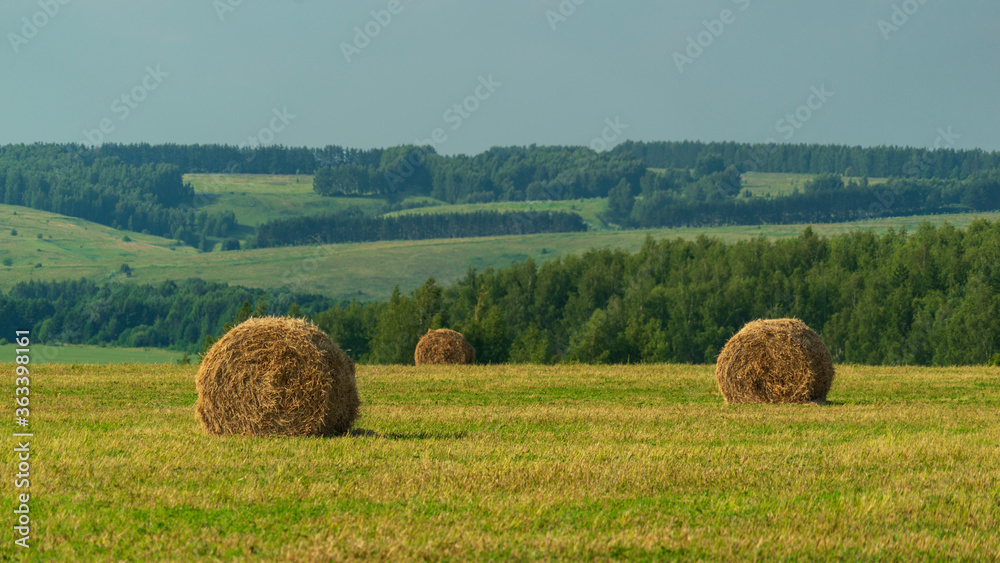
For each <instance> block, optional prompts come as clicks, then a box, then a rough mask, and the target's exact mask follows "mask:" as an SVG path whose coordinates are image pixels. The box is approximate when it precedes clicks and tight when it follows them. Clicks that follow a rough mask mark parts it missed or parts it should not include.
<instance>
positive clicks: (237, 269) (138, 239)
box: [0, 205, 1000, 300]
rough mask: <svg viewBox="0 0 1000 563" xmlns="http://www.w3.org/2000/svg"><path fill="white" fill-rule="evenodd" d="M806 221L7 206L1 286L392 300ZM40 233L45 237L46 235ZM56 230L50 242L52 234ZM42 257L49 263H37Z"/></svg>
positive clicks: (908, 221) (960, 223)
mask: <svg viewBox="0 0 1000 563" xmlns="http://www.w3.org/2000/svg"><path fill="white" fill-rule="evenodd" d="M14 212H16V213H17V215H13V213H14ZM977 218H986V219H989V220H992V221H997V220H1000V213H969V214H955V215H928V216H917V217H899V218H888V219H879V220H873V221H866V222H862V223H834V224H820V225H815V226H814V227H813V228H814V230H815V231H816V232H817V233H818V234H820V235H833V234H838V233H843V232H847V231H850V230H855V229H869V228H870V229H873V230H875V231H884V230H886V229H889V228H894V229H899V228H902V227H905V228H907V229H909V230H911V231H912V230H914V229H916V228H917V227H919V225H920V224H921V223H923V222H925V221H927V222H930V223H933V224H937V225H940V224H943V223H945V222H948V223H951V224H953V225H955V226H957V227H964V226H967V225H968V224H969V223H971V222H972V221H973V220H974V219H977ZM12 227H14V228H16V229H17V231H18V236H17V237H11V236H10V234H9V231H10V229H11V228H12ZM803 228H804V225H773V226H763V227H752V226H745V227H714V228H684V229H650V230H637V231H593V232H585V233H556V234H539V235H524V236H506V237H484V238H476V239H446V240H425V241H384V242H373V243H358V244H338V245H328V246H312V247H291V248H267V249H259V250H243V251H236V252H210V253H199V252H197V251H196V250H194V249H193V248H190V247H184V246H181V247H177V248H172V247H171V244H172V242H171V241H168V240H166V239H161V238H158V237H151V236H145V235H139V234H136V233H128V236H129V237H130V238H132V239H133V242H130V243H124V242H122V240H121V239H122V236H123V234H124V233H122V232H120V231H115V230H114V229H110V228H108V227H103V226H100V225H96V224H94V223H88V222H87V221H82V220H78V219H67V218H65V217H62V216H60V215H55V214H52V213H47V212H44V211H34V210H31V209H27V208H24V207H12V206H6V205H0V243H2V244H0V260H3V259H4V258H5V257H10V258H11V259H12V260H13V266H12V267H6V266H3V265H2V264H0V290H6V289H9V288H10V287H11V286H12V285H13V284H15V283H17V282H21V281H28V280H66V279H79V278H81V277H87V278H90V279H95V280H99V281H101V280H104V281H106V280H109V279H112V278H114V279H116V280H123V278H121V277H120V276H117V272H118V271H119V268H120V267H121V265H122V263H128V264H129V266H130V267H131V268H132V271H133V277H132V278H130V279H129V280H127V281H132V282H137V283H158V282H161V281H165V280H185V279H188V278H194V277H197V278H202V279H205V280H208V281H216V282H225V283H231V284H236V285H243V286H246V287H261V288H277V287H288V288H290V289H292V290H296V291H305V292H314V293H320V294H324V295H329V296H332V297H337V298H344V299H351V298H357V299H359V300H373V299H386V298H388V296H389V295H391V293H392V288H393V287H394V286H395V285H397V284H398V285H399V286H400V287H401V288H402V289H403V290H404V291H409V290H411V289H413V288H415V287H417V286H419V285H421V284H422V283H423V282H424V281H426V280H427V278H428V277H430V276H434V277H435V278H436V279H437V280H438V281H440V282H450V281H452V280H454V279H457V278H459V277H460V276H463V275H465V273H466V272H467V271H468V269H469V268H476V269H477V270H483V269H484V268H487V267H494V268H501V267H506V266H509V265H511V264H513V263H514V262H519V261H523V260H526V259H528V258H532V259H534V260H536V261H542V260H549V259H552V258H555V257H557V256H562V255H566V254H570V253H579V252H583V251H586V250H588V249H590V248H604V247H609V248H623V249H626V250H630V251H634V250H637V249H638V248H640V247H641V246H642V243H643V241H644V240H645V238H646V236H647V235H651V236H653V237H656V238H662V237H667V238H674V237H680V238H684V239H693V238H696V237H698V236H699V235H702V234H705V235H708V236H712V237H719V238H721V239H723V240H725V241H727V242H733V241H737V240H742V239H747V238H751V237H756V236H764V237H769V238H783V237H794V236H797V235H799V234H800V233H801V232H802V230H803ZM37 233H43V235H44V236H45V237H46V238H45V239H44V240H38V239H37V238H36V234H37ZM50 235H51V236H52V237H53V238H52V239H51V242H50V240H49V239H48V238H47V237H48V236H50ZM38 249H41V250H38ZM36 263H40V264H42V267H41V268H36V267H35V264H36ZM123 281H124V280H123Z"/></svg>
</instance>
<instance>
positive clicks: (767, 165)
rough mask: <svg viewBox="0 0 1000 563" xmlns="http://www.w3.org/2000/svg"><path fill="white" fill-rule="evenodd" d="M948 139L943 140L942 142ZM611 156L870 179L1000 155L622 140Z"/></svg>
mask: <svg viewBox="0 0 1000 563" xmlns="http://www.w3.org/2000/svg"><path fill="white" fill-rule="evenodd" d="M946 142H947V140H945V144H946ZM612 152H614V153H616V154H620V155H622V156H626V157H628V158H634V159H638V160H641V161H642V162H643V163H645V164H646V165H647V166H649V167H651V168H688V169H690V168H694V167H695V165H696V163H697V162H698V159H699V158H703V157H705V156H708V155H720V156H721V158H722V161H723V162H724V164H725V166H736V167H737V168H739V169H740V170H741V171H742V172H782V173H794V174H841V175H844V176H854V177H869V178H889V177H893V176H896V177H905V178H955V179H964V178H969V177H971V176H973V175H975V174H977V173H979V172H983V171H986V170H995V169H998V168H1000V152H995V151H994V152H986V151H983V150H981V149H971V150H957V149H951V148H942V149H936V150H930V149H919V148H913V147H896V146H878V147H860V146H853V147H852V146H847V145H819V144H800V145H790V144H777V143H737V142H700V141H661V142H636V141H625V142H623V143H621V144H619V145H618V146H616V147H615V148H614V149H613V150H612Z"/></svg>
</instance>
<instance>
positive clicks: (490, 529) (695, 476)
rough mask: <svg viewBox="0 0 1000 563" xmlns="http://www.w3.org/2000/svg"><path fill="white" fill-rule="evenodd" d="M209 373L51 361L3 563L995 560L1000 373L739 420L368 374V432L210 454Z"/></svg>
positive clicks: (894, 374)
mask: <svg viewBox="0 0 1000 563" xmlns="http://www.w3.org/2000/svg"><path fill="white" fill-rule="evenodd" d="M196 369H197V368H196V367H193V366H168V365H159V366H141V365H134V364H133V365H104V366H99V365H86V366H84V365H72V364H70V365H58V364H48V365H38V366H34V367H33V368H32V379H31V404H32V413H31V431H33V432H34V437H33V438H32V442H31V448H32V450H31V451H32V454H31V455H32V475H31V489H30V492H31V498H32V501H31V517H32V523H33V526H34V527H33V530H32V548H31V550H30V552H25V551H24V550H22V549H21V548H16V549H15V548H14V547H13V543H12V541H13V540H12V538H11V534H12V532H11V531H10V528H9V527H8V540H7V541H6V542H5V543H6V545H5V546H4V547H3V549H2V550H0V553H2V554H3V557H2V558H3V559H7V560H21V559H27V560H42V561H74V560H76V561H84V560H140V561H150V560H176V561H181V560H183V561H190V560H231V559H238V560H267V561H273V560H278V561H281V560H292V561H314V560H337V561H342V560H352V559H362V558H374V559H381V560H413V559H418V560H454V561H459V560H482V559H487V560H512V559H513V560H532V559H565V560H579V559H597V560H609V559H610V560H614V559H638V560H644V559H645V560H662V559H667V558H682V559H728V560H743V559H750V560H754V559H767V560H771V559H787V558H791V559H805V560H815V559H841V560H843V559H871V560H875V559H880V560H881V559H890V560H891V559H899V560H914V559H916V560H937V559H995V558H1000V535H998V534H997V532H996V530H997V529H998V528H1000V461H998V459H1000V443H998V440H1000V416H998V413H1000V368H941V369H923V368H880V367H856V366H838V374H837V380H836V381H835V382H834V385H833V389H832V391H831V393H830V396H829V398H830V400H831V401H832V402H833V403H832V404H830V405H826V406H739V407H731V406H726V405H724V404H723V402H722V399H721V397H720V396H719V394H718V392H717V390H716V387H715V382H714V378H713V374H712V366H667V365H650V366H557V367H550V366H476V367H461V368H459V367H428V366H422V367H402V366H360V367H359V371H358V383H359V389H360V392H361V395H362V399H363V401H364V405H363V410H362V417H361V419H360V420H359V421H358V424H357V425H356V426H357V427H358V428H359V429H360V430H359V431H358V432H356V433H355V435H353V436H349V437H340V438H303V439H263V438H224V439H220V438H213V437H210V436H208V435H206V434H205V433H204V432H203V431H202V430H201V428H200V427H199V423H198V421H197V418H196V415H195V412H194V404H195V401H196V391H195V387H194V374H195V371H196ZM3 371H4V372H5V373H6V374H8V377H6V378H5V381H6V382H7V384H8V388H9V389H11V390H12V389H13V385H14V382H13V371H14V370H13V365H12V364H5V365H3ZM11 392H12V391H11ZM8 395H10V394H8ZM4 404H5V405H6V406H5V407H4V411H3V413H4V415H5V416H6V417H7V419H8V420H11V419H12V418H13V416H14V413H13V401H10V400H8V401H4ZM4 442H5V443H4V446H3V447H4V450H5V451H7V452H10V451H12V448H13V447H14V446H15V444H14V443H13V438H11V437H10V433H9V432H8V433H6V437H5V438H4ZM4 460H5V464H4V479H5V480H6V481H8V483H10V482H11V481H12V479H8V478H12V477H13V474H14V473H15V472H16V469H15V467H14V464H13V461H12V458H11V456H10V455H5V456H4ZM4 490H5V491H7V492H6V493H5V505H6V506H8V507H10V506H12V504H13V498H12V496H13V495H12V493H13V491H14V489H13V488H12V487H11V485H10V484H8V485H7V486H6V487H5V488H4ZM18 492H20V491H18ZM11 510H12V509H7V510H5V514H6V516H5V518H6V519H7V520H9V521H10V520H11V519H12V518H13V514H12V512H11Z"/></svg>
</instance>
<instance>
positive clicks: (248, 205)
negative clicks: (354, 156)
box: [184, 174, 385, 238]
mask: <svg viewBox="0 0 1000 563" xmlns="http://www.w3.org/2000/svg"><path fill="white" fill-rule="evenodd" d="M184 181H185V182H188V183H190V184H191V185H192V187H194V190H195V192H196V193H198V194H200V195H202V196H204V197H205V198H206V199H207V201H208V204H207V205H204V206H203V207H202V208H201V209H203V210H204V211H207V212H216V211H232V212H233V213H234V214H236V220H237V221H239V223H240V224H242V225H247V226H250V227H256V226H257V225H260V224H261V223H265V222H267V221H271V220H274V219H285V218H288V217H299V216H302V215H319V214H321V213H328V212H333V211H337V210H340V209H344V208H346V207H352V206H357V207H362V208H366V209H376V208H378V207H380V206H382V205H383V204H384V203H385V201H384V200H381V199H377V198H361V197H358V198H352V197H323V196H321V195H319V194H317V193H316V192H314V191H313V185H312V181H313V179H312V176H306V175H301V176H281V175H274V176H269V175H263V174H186V175H185V176H184ZM244 238H245V236H244Z"/></svg>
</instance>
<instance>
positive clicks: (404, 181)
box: [0, 142, 1000, 251]
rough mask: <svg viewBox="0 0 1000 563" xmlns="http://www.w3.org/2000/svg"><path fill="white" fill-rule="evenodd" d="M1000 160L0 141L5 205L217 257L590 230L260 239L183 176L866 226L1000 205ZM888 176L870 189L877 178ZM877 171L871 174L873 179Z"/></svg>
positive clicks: (679, 149)
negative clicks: (767, 192) (243, 243)
mask: <svg viewBox="0 0 1000 563" xmlns="http://www.w3.org/2000/svg"><path fill="white" fill-rule="evenodd" d="M998 166H1000V156H998V153H985V152H983V151H977V150H971V151H956V150H951V149H946V150H937V151H928V150H924V149H910V148H897V147H872V148H860V147H847V146H836V145H749V144H740V143H697V142H678V143H635V142H626V143H623V144H622V145H619V146H618V147H616V148H615V149H614V150H612V151H608V152H604V153H596V152H594V151H592V150H590V149H588V148H583V147H560V146H555V147H539V146H534V145H532V146H529V147H496V148H493V149H490V150H488V151H486V152H483V153H481V154H478V155H474V156H466V155H454V156H442V155H439V154H437V153H436V152H435V151H434V150H433V149H432V148H430V147H416V146H400V147H393V148H388V149H364V150H362V149H346V148H343V147H336V146H330V147H325V148H322V149H307V148H286V147H280V146H266V147H255V148H249V147H232V146H224V145H155V146H154V145H144V144H138V145H116V144H106V145H102V146H100V147H83V146H80V145H73V144H70V145H51V144H50V145H43V144H38V145H7V146H3V147H0V202H3V203H6V204H10V205H23V206H27V207H32V208H35V209H40V210H45V211H52V212H55V213H60V214H63V215H68V216H72V217H79V218H82V219H87V220H91V221H95V222H98V223H101V224H104V225H108V226H111V227H115V228H119V229H126V230H130V231H139V232H146V233H149V234H153V235H158V236H163V237H168V238H172V239H176V240H179V241H182V242H183V243H185V244H188V245H191V246H195V247H197V248H199V249H201V250H203V251H210V250H212V249H214V248H215V247H216V244H217V243H219V242H221V243H222V245H221V248H222V249H223V250H234V249H238V248H240V242H239V240H238V238H249V241H248V242H249V246H251V247H253V246H255V245H256V246H258V247H267V246H280V245H291V244H313V243H315V242H316V241H317V240H323V241H326V242H329V243H336V242H357V241H372V240H400V239H411V240H412V239H420V238H430V237H463V236H497V235H505V234H518V233H520V234H527V233H535V232H567V231H575V230H582V228H583V227H582V220H581V219H580V218H579V217H572V216H568V215H547V214H537V213H534V214H532V217H531V218H530V220H526V217H524V216H517V215H504V216H493V215H473V216H468V217H460V216H458V215H438V216H434V217H421V218H418V217H410V216H406V217H388V216H387V217H370V216H362V215H361V212H360V211H357V210H353V211H352V210H347V211H343V212H338V213H336V214H334V215H325V216H321V217H303V218H294V219H282V220H279V221H273V222H265V224H263V225H261V226H259V227H258V228H257V232H256V236H251V237H247V233H248V232H251V231H252V229H251V228H250V227H246V226H241V225H239V224H238V223H237V220H236V216H235V215H234V213H233V212H232V211H218V212H212V213H208V212H206V211H204V210H202V209H200V203H199V201H200V199H199V196H198V195H197V194H195V193H194V190H193V189H192V188H191V186H190V185H187V184H185V183H184V181H183V174H185V173H190V172H231V173H237V172H242V173H293V174H298V173H313V172H315V178H314V183H313V185H314V189H315V190H316V191H317V192H318V193H319V194H321V195H325V196H341V197H344V196H347V197H377V198H381V199H384V200H386V205H385V206H383V209H382V211H380V213H385V212H388V211H390V210H392V209H398V208H401V207H402V206H406V205H410V204H411V202H408V201H406V202H404V201H403V200H405V199H406V198H407V197H409V196H424V197H431V198H434V199H435V200H438V201H443V202H447V203H481V202H495V201H555V200H567V199H580V198H606V199H607V210H606V211H605V213H604V214H603V215H602V217H601V218H602V219H603V220H604V221H605V222H606V223H608V224H609V225H610V226H612V227H613V228H654V227H697V226H716V225H759V224H782V223H784V224H789V223H803V222H813V223H816V222H841V221H856V220H862V219H869V218H874V217H881V216H894V215H895V216H899V215H913V214H936V213H946V212H964V211H985V210H995V209H1000V172H998ZM754 170H756V171H767V172H784V173H792V172H800V173H814V174H818V176H816V177H815V178H814V179H813V180H812V181H811V182H809V183H808V184H807V185H806V186H805V187H804V190H803V191H802V192H801V193H793V194H792V195H788V196H781V197H774V198H763V197H752V198H747V197H741V193H742V194H743V195H744V196H745V195H746V193H745V192H741V190H742V175H743V174H745V173H747V172H748V171H754ZM873 174H875V175H884V177H888V178H889V180H888V182H887V183H881V184H875V183H872V184H871V185H869V182H868V177H869V176H870V175H873ZM873 177H874V176H873Z"/></svg>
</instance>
